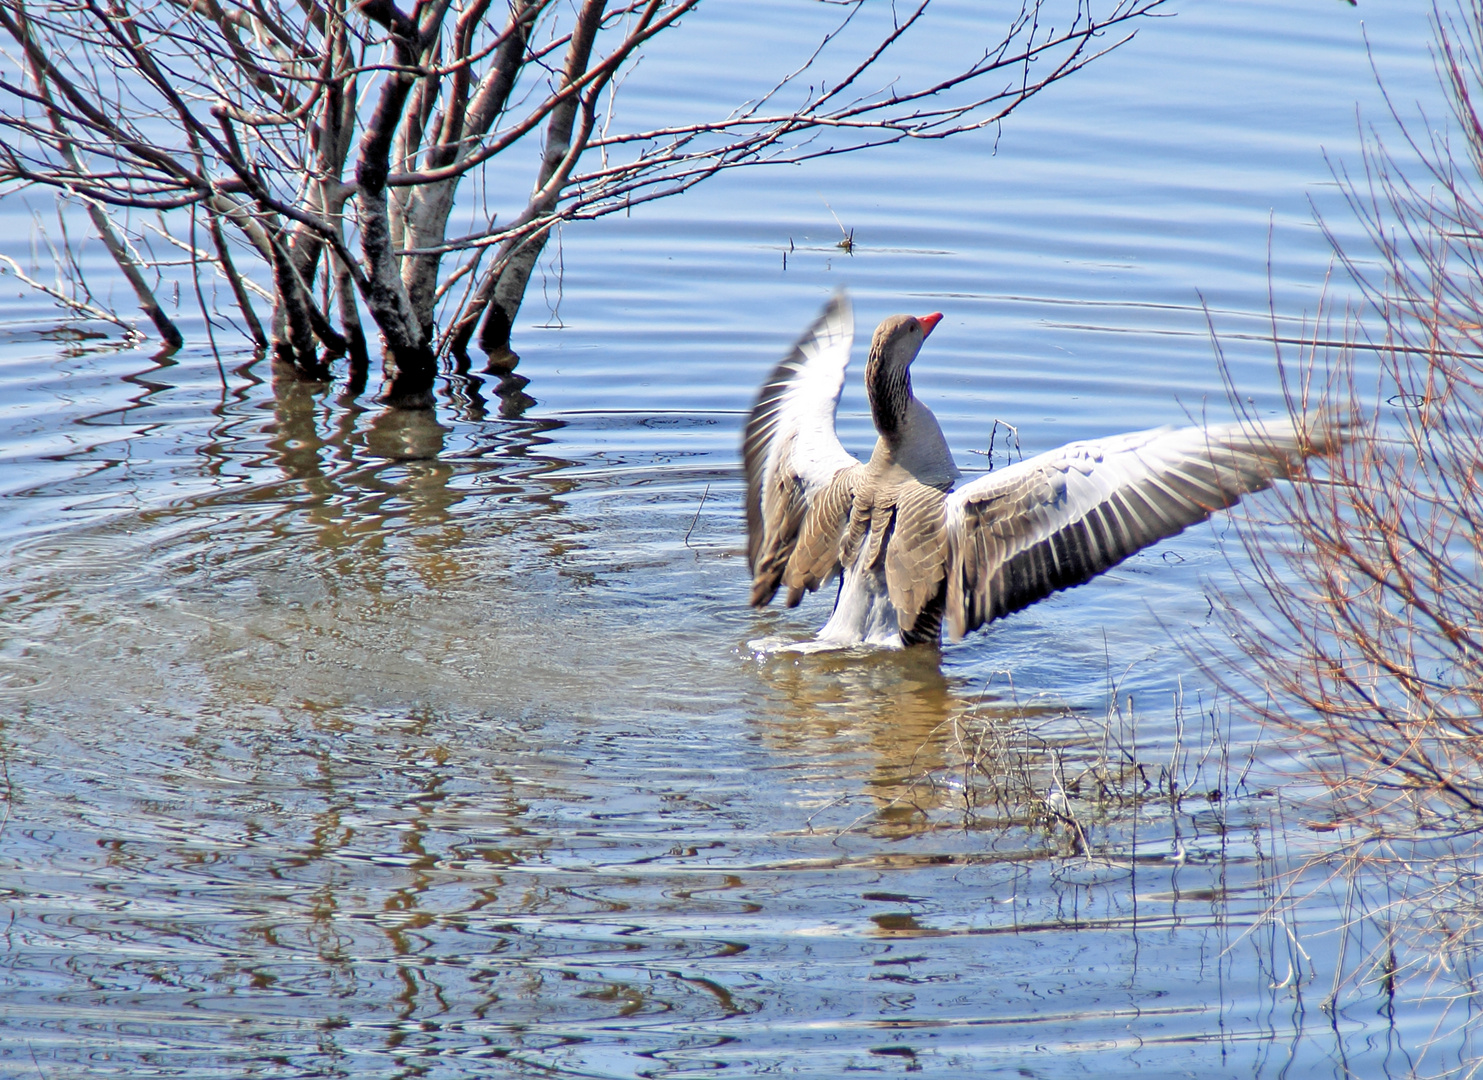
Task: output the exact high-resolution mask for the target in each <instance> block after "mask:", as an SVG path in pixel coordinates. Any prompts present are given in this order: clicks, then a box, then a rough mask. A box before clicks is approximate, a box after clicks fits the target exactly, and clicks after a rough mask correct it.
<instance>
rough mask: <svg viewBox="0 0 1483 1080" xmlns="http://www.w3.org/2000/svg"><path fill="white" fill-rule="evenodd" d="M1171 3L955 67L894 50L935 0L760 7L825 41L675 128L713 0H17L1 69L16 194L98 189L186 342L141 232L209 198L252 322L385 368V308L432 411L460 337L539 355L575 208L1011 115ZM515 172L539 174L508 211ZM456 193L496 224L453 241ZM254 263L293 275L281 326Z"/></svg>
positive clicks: (226, 264) (1092, 19)
mask: <svg viewBox="0 0 1483 1080" xmlns="http://www.w3.org/2000/svg"><path fill="white" fill-rule="evenodd" d="M1162 2H1163V0H1109V2H1107V3H1105V4H1099V3H1097V2H1096V0H1030V2H1029V3H1027V4H1025V6H1023V7H1021V8H1018V9H1014V8H1011V9H1009V14H1008V18H1005V17H1004V16H1003V15H995V16H992V17H990V16H988V15H984V14H979V13H978V11H977V10H975V11H974V12H973V13H972V15H971V16H969V19H970V22H969V25H970V26H972V27H973V30H972V33H974V34H982V36H983V39H984V40H983V43H982V44H980V45H979V46H978V47H976V48H975V49H973V50H972V51H971V52H967V53H965V59H964V61H963V62H962V63H961V64H958V65H955V66H953V67H950V68H942V69H937V70H933V71H931V72H928V73H922V72H913V71H910V70H907V69H903V68H898V67H895V66H893V56H894V55H895V54H897V53H899V52H900V51H901V50H900V48H899V46H900V43H901V42H902V41H903V39H905V38H906V37H907V36H908V35H931V34H934V33H939V34H940V33H944V32H945V31H944V30H943V29H942V28H941V27H942V25H943V24H942V23H940V22H939V20H937V19H936V18H934V16H935V15H936V14H937V13H936V12H933V11H930V10H929V8H930V7H931V5H932V0H918V2H917V3H916V4H915V6H912V7H910V8H904V9H902V10H901V11H900V12H897V11H896V10H895V9H894V7H893V8H892V9H891V10H890V11H889V12H888V11H887V9H886V8H885V6H884V5H881V6H877V5H866V4H865V3H864V0H854V2H851V3H846V4H842V5H837V6H835V5H830V6H828V7H826V8H820V7H818V6H816V5H812V4H810V5H807V7H806V8H803V9H800V12H799V15H798V21H799V23H800V25H801V24H802V23H803V22H805V21H806V20H807V19H811V18H813V17H814V16H816V15H817V14H818V13H819V12H820V11H821V10H825V11H830V12H837V18H835V19H834V21H833V22H832V24H829V25H827V26H826V27H824V28H822V29H820V30H816V31H814V34H815V35H816V36H815V37H814V38H813V41H812V44H806V41H796V40H795V38H793V37H790V35H789V34H788V29H789V28H788V27H785V26H778V25H775V24H772V23H762V22H760V20H763V19H766V18H769V17H771V18H774V19H775V18H776V16H769V15H767V14H766V13H763V12H759V13H758V15H757V16H756V18H757V19H758V20H759V29H760V30H763V31H767V32H779V33H780V35H781V36H782V37H783V38H785V39H787V40H788V42H789V46H790V48H791V46H792V45H794V44H799V45H806V47H805V48H804V49H802V50H800V51H799V52H797V53H796V54H795V56H796V57H797V59H795V60H794V61H793V64H792V67H791V69H790V68H786V67H784V66H783V64H781V63H780V64H779V67H780V69H781V71H780V73H779V74H778V75H776V76H774V77H772V78H771V80H770V81H766V80H764V81H762V82H760V83H758V85H759V87H761V92H760V93H758V94H757V95H756V96H755V97H753V98H751V99H750V100H747V101H743V102H740V103H738V104H737V105H735V106H734V107H732V108H730V109H729V110H727V111H725V112H723V113H715V112H713V111H712V109H713V107H712V106H710V105H707V104H705V102H706V101H707V100H708V99H709V97H710V96H711V94H710V91H711V90H712V88H711V87H709V86H695V87H692V88H686V89H685V92H684V93H681V94H673V93H672V94H671V95H670V97H671V100H670V101H669V103H667V104H666V106H665V107H666V108H667V109H669V110H670V112H671V114H672V119H670V120H669V122H666V123H661V124H657V125H656V124H654V123H652V122H649V123H642V124H634V125H628V124H625V123H624V120H623V117H622V114H621V112H620V110H619V108H618V101H619V98H620V96H621V90H622V88H623V85H624V83H625V81H626V80H629V79H630V78H632V77H633V76H634V73H635V70H636V68H637V67H638V65H639V61H640V60H641V58H642V57H643V56H644V55H645V54H647V53H654V51H655V50H667V49H671V48H679V49H690V50H697V49H705V48H706V47H707V44H706V37H705V35H706V31H707V26H706V24H705V22H704V14H705V12H703V11H702V4H701V0H582V2H580V3H570V4H559V3H554V2H553V0H413V2H412V3H411V4H410V5H406V3H405V0H361V2H360V3H352V2H351V0H301V2H300V0H295V2H289V0H161V2H158V3H153V4H150V5H143V4H139V3H137V2H136V0H42V2H39V3H33V2H30V0H0V33H3V34H4V35H8V37H9V38H10V39H11V41H12V42H13V43H14V46H15V51H13V52H12V54H11V55H10V57H9V60H8V62H5V61H0V127H3V128H4V129H5V130H6V137H5V139H4V141H3V145H0V193H4V192H7V191H15V190H18V189H21V188H26V187H35V188H43V189H53V190H56V191H57V192H59V193H62V194H63V195H65V196H66V197H70V198H75V199H79V200H82V201H83V203H84V204H85V206H86V207H87V208H88V212H89V215H90V217H91V218H92V220H93V223H94V226H95V228H96V229H97V231H98V232H99V233H100V235H101V236H102V238H103V241H104V243H105V246H106V247H107V248H108V250H109V252H110V253H111V254H112V255H113V256H114V258H115V260H116V261H118V265H119V267H120V269H121V271H122V272H123V273H124V274H125V275H126V276H127V277H128V280H129V282H130V284H131V286H133V288H134V290H135V294H136V296H137V297H138V299H139V303H140V306H141V308H142V309H143V310H145V311H146V312H148V313H149V314H150V316H151V318H152V319H154V320H155V322H156V325H157V326H158V327H159V330H160V333H161V334H162V335H163V336H164V337H165V338H166V340H167V341H172V340H175V341H178V338H179V334H178V331H176V332H175V335H174V338H173V339H172V337H171V333H170V330H169V329H167V328H166V326H167V325H169V320H167V319H166V320H165V321H164V323H161V322H160V320H161V319H162V318H163V313H162V312H161V310H160V308H159V305H158V304H157V303H155V302H154V300H153V294H152V292H151V291H150V287H149V282H148V278H149V277H150V272H151V271H152V269H153V268H152V267H151V266H149V265H148V262H147V260H141V257H140V256H138V255H137V253H136V252H133V253H131V252H132V248H131V244H130V243H129V240H130V239H132V238H134V237H137V236H139V235H140V229H141V228H142V222H143V221H144V220H145V219H146V218H148V219H149V220H150V221H151V223H152V224H156V225H158V227H160V228H163V229H165V230H167V231H168V232H169V233H170V235H171V236H172V237H173V238H174V239H175V240H177V241H178V240H180V238H181V237H184V236H186V235H188V219H190V218H191V217H192V215H194V217H195V218H196V219H201V218H204V220H205V222H206V224H207V226H208V234H209V235H210V236H211V237H212V238H213V239H212V245H211V247H210V249H209V250H203V249H198V248H196V247H195V246H194V244H189V245H187V246H188V247H189V250H190V251H191V252H192V253H193V257H194V258H195V259H197V260H198V261H199V262H201V263H206V264H210V265H211V266H212V267H213V268H214V270H215V271H216V272H217V273H218V274H219V275H221V276H222V277H224V278H225V279H226V280H227V281H228V282H229V283H231V285H232V295H233V297H234V298H235V300H236V302H237V305H238V307H239V309H240V313H241V318H242V322H243V324H244V325H245V326H246V327H247V328H248V333H249V334H250V335H251V336H253V337H254V338H256V337H259V336H261V337H265V338H267V339H268V340H269V342H270V344H271V346H272V348H273V350H274V352H275V354H276V355H277V356H278V357H279V358H280V359H282V360H284V361H286V362H288V363H290V364H292V365H293V366H294V367H295V368H296V369H297V370H298V371H299V372H300V373H301V374H302V375H303V376H305V377H306V378H312V379H322V378H324V377H326V374H327V372H328V367H327V365H328V364H329V363H330V361H332V360H334V359H335V358H336V357H339V356H341V355H347V354H348V355H349V356H350V363H351V368H352V376H353V380H352V381H354V375H355V373H356V371H357V369H359V371H360V377H361V379H362V380H363V378H364V369H365V366H366V363H367V359H366V345H365V331H364V330H363V329H362V327H361V325H360V317H361V316H360V312H361V310H362V308H363V309H364V311H365V312H366V314H367V315H368V316H369V318H370V319H371V321H372V322H373V323H374V325H375V329H376V330H377V332H378V333H379V335H380V339H381V348H382V354H383V358H384V364H385V372H386V375H387V388H386V400H388V401H389V402H391V403H393V404H399V405H412V406H416V405H425V404H428V403H430V402H431V388H432V384H433V379H434V376H435V375H436V373H437V371H438V366H439V360H440V357H441V358H450V359H451V360H452V361H453V362H456V363H459V364H464V363H466V362H467V358H466V354H467V349H468V347H469V345H470V343H471V342H472V341H473V340H474V335H475V333H476V332H477V334H478V343H479V345H480V346H481V347H482V348H483V350H484V351H485V352H486V353H488V354H489V357H490V366H491V368H492V369H495V370H503V371H508V370H510V369H511V368H513V366H514V364H515V361H516V357H515V355H514V353H513V352H512V351H511V349H510V328H511V326H512V325H513V322H514V319H515V316H516V314H517V312H518V311H519V308H520V304H521V301H522V299H523V297H524V294H525V291H526V288H527V286H528V284H529V281H530V277H531V274H532V271H533V269H534V267H535V265H536V262H537V260H538V259H539V257H540V254H541V251H542V249H543V248H544V246H545V244H546V242H547V239H548V238H549V237H550V235H551V233H552V230H553V229H554V228H555V227H556V226H557V225H559V224H561V223H563V222H571V221H580V220H590V219H593V218H598V217H602V216H604V215H608V214H613V213H617V212H625V213H626V212H628V211H630V210H631V209H632V208H633V207H635V206H639V205H642V204H644V203H648V202H652V201H654V200H657V199H663V198H667V197H669V196H672V195H677V194H680V193H682V192H684V191H686V190H688V189H689V188H691V187H693V186H694V185H695V184H698V183H700V182H701V181H703V180H705V179H707V178H708V177H711V176H714V175H716V174H717V173H719V172H722V171H725V170H728V169H735V168H742V167H754V166H759V165H781V164H798V163H801V162H806V161H809V160H812V159H814V158H819V157H826V156H830V155H835V154H843V153H852V152H855V151H859V150H865V149H870V148H873V147H880V146H884V145H889V144H892V143H900V142H905V141H908V140H931V139H942V138H947V137H949V136H952V135H956V134H961V133H964V132H969V131H974V130H979V129H982V128H984V127H988V126H991V125H994V124H996V123H998V122H999V121H1000V120H1002V119H1003V118H1004V117H1005V116H1007V115H1008V114H1009V113H1010V112H1011V111H1012V110H1013V109H1015V108H1016V107H1017V106H1018V105H1019V104H1020V103H1021V102H1023V101H1025V100H1026V99H1027V98H1029V97H1031V96H1033V95H1034V94H1036V93H1038V92H1040V91H1041V90H1043V89H1045V88H1046V87H1047V86H1049V85H1051V84H1053V83H1055V82H1057V81H1059V80H1060V79H1062V78H1065V77H1066V76H1067V75H1070V74H1071V73H1073V72H1075V71H1076V70H1078V69H1079V68H1081V67H1083V66H1084V65H1086V64H1088V63H1090V62H1091V61H1093V60H1095V59H1096V58H1098V57H1099V56H1101V55H1103V54H1105V53H1106V52H1107V51H1109V50H1110V49H1114V48H1116V47H1117V46H1119V45H1121V44H1123V43H1124V42H1126V41H1127V40H1128V39H1129V38H1130V37H1131V36H1132V35H1133V33H1134V31H1135V29H1136V25H1135V24H1136V21H1137V20H1139V19H1141V18H1143V17H1145V16H1147V15H1149V14H1150V13H1151V12H1153V11H1154V9H1156V8H1158V7H1159V6H1160V5H1161V3H1162ZM710 6H712V5H709V4H708V5H707V6H706V10H709V7H710ZM939 6H940V5H939ZM1001 10H1002V9H1001ZM958 14H959V20H960V21H959V23H958V24H957V25H956V26H954V27H953V31H952V33H953V36H952V39H951V42H950V44H951V45H952V46H953V47H954V48H957V47H960V46H962V45H963V43H964V42H963V37H964V31H963V23H962V20H963V18H964V16H963V15H962V13H961V12H960V13H958ZM687 28H688V29H689V33H687V32H686V30H687ZM946 44H948V43H946V42H945V45H946ZM776 51H777V52H779V53H782V52H785V51H787V50H784V49H778V50H776ZM952 51H953V49H949V48H946V47H945V48H944V49H943V53H944V54H947V53H950V52H952ZM717 62H718V63H721V62H724V61H723V60H722V59H720V58H718V61H717ZM744 74H745V73H744ZM924 75H925V77H924ZM645 104H646V107H647V108H649V115H651V116H652V115H653V111H652V103H645ZM492 169H497V170H499V174H498V177H497V180H498V183H492V182H491V173H490V171H489V170H492ZM511 176H514V177H516V178H517V182H518V178H519V177H521V176H524V177H528V179H527V180H526V181H525V182H527V183H529V184H530V188H529V194H528V195H527V196H525V197H524V198H523V199H522V200H518V201H517V200H511V199H510V198H509V197H508V196H506V198H505V205H499V204H498V198H497V196H496V195H493V194H491V191H494V190H505V191H508V190H510V185H509V179H508V178H509V177H511ZM465 180H468V181H470V183H468V184H465V183H464V181H465ZM501 185H503V187H502V188H501ZM455 212H457V213H459V215H460V216H461V217H466V218H467V219H468V220H471V221H474V222H478V223H479V224H478V225H477V226H476V227H475V228H474V229H472V231H464V230H460V232H459V233H458V234H457V235H454V236H449V235H448V226H449V222H450V220H451V219H452V216H453V214H454V213H455ZM242 275H246V276H247V277H248V278H250V279H251V280H252V282H254V283H255V284H259V283H261V284H266V285H268V286H269V287H270V289H271V294H272V296H273V298H274V303H273V312H272V316H271V319H270V320H269V321H268V324H267V326H266V327H264V326H263V324H262V322H261V320H259V319H258V318H257V316H256V314H255V312H253V311H252V309H251V304H250V302H249V300H248V290H247V289H246V288H245V287H244V282H243V277H242ZM455 284H456V285H457V287H456V288H455V287H453V286H454V285H455ZM171 328H172V329H173V326H172V327H171ZM254 328H256V329H254Z"/></svg>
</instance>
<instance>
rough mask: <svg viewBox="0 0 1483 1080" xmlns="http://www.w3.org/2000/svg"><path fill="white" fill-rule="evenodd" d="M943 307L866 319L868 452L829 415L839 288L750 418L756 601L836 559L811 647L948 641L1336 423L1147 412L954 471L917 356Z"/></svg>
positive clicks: (1280, 470)
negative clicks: (1164, 422) (1314, 427)
mask: <svg viewBox="0 0 1483 1080" xmlns="http://www.w3.org/2000/svg"><path fill="white" fill-rule="evenodd" d="M941 318H942V316H941V314H932V315H925V316H922V317H920V318H913V317H912V316H910V315H893V316H891V317H890V318H888V319H886V320H885V321H884V322H882V323H881V324H880V326H879V327H877V328H876V331H875V337H874V339H873V340H872V341H871V343H870V358H869V359H868V360H867V361H866V364H865V389H866V392H867V394H868V396H869V398H870V413H871V417H872V419H874V421H875V427H876V431H877V432H878V433H879V438H877V440H876V443H875V451H874V453H872V454H871V456H870V460H869V461H866V462H861V461H859V460H858V459H857V458H855V457H854V456H853V455H851V454H850V453H849V452H847V451H846V450H845V448H844V447H843V446H842V445H841V444H840V441H839V437H838V435H837V434H836V433H835V428H834V418H835V412H836V410H837V408H838V405H839V396H840V392H841V390H842V389H843V388H844V373H845V368H846V366H847V365H848V364H849V361H850V346H851V344H852V342H853V339H854V313H853V310H852V308H851V306H850V302H849V298H848V297H847V296H846V295H845V294H844V293H838V294H836V295H835V296H834V298H833V299H831V300H830V301H829V303H828V305H827V306H826V307H825V308H824V311H823V314H821V315H820V316H819V318H818V319H817V320H816V321H815V322H814V324H813V326H811V327H809V329H808V332H807V333H805V334H804V335H803V337H802V338H800V339H799V341H798V344H797V345H795V346H794V347H793V351H792V352H791V353H789V355H788V356H787V358H786V359H784V360H783V361H782V362H781V363H780V364H778V366H777V367H776V368H775V369H774V370H773V373H772V375H771V376H769V378H768V379H767V381H766V382H765V383H763V385H762V390H761V392H760V393H759V394H758V395H757V402H756V404H755V405H753V406H752V412H751V415H750V417H749V418H748V420H747V427H746V434H745V438H744V441H743V445H742V456H743V459H744V462H745V466H746V477H747V494H746V499H747V504H746V513H747V563H748V566H749V567H750V569H751V571H752V598H751V602H752V605H753V606H754V607H763V606H765V605H767V604H768V603H770V602H771V600H772V598H773V596H774V595H775V594H776V593H777V591H778V589H779V588H784V587H785V588H786V589H787V603H788V606H789V607H793V606H795V605H796V604H797V603H798V602H799V601H800V600H801V599H802V598H803V596H804V594H805V593H808V592H812V591H814V590H815V589H817V588H819V586H820V585H823V584H824V583H826V582H828V581H830V580H831V579H833V577H834V576H835V575H836V574H843V581H842V582H841V583H840V587H839V595H838V598H837V599H836V601H835V605H834V613H833V615H832V616H831V617H830V619H829V621H828V623H826V624H825V626H824V628H823V629H822V630H820V631H819V634H818V643H819V647H830V646H848V645H858V644H868V645H883V646H889V647H900V646H903V645H915V644H923V643H930V644H933V645H936V644H938V643H939V642H940V640H941V634H942V629H943V622H944V620H946V623H947V632H948V635H949V637H950V638H951V639H952V640H953V641H957V640H959V639H961V638H962V637H963V635H964V634H966V633H968V632H970V631H972V630H976V629H977V628H978V627H980V626H983V625H984V624H985V623H988V622H991V621H992V620H994V619H999V618H1003V617H1004V616H1006V615H1009V614H1012V613H1013V612H1016V611H1019V610H1021V609H1023V608H1025V607H1028V606H1029V605H1030V604H1033V603H1035V602H1036V601H1037V600H1041V599H1043V598H1045V597H1047V596H1049V595H1050V594H1051V593H1054V592H1057V591H1059V590H1061V589H1068V588H1071V587H1072V586H1073V585H1080V584H1081V583H1082V582H1085V581H1088V580H1090V579H1091V578H1093V577H1095V576H1096V575H1098V574H1100V573H1102V572H1103V571H1104V570H1107V569H1109V568H1110V567H1112V566H1115V565H1117V564H1118V563H1119V562H1121V561H1122V560H1124V559H1126V558H1127V557H1128V556H1129V555H1132V554H1133V553H1134V552H1136V551H1139V550H1141V549H1143V548H1145V547H1148V546H1149V545H1150V544H1154V543H1157V542H1158V541H1160V540H1163V539H1165V538H1167V537H1170V536H1174V535H1175V534H1177V533H1179V532H1182V531H1183V530H1184V529H1185V528H1187V527H1188V526H1190V525H1193V524H1195V523H1196V522H1199V521H1204V520H1205V519H1206V518H1208V517H1209V516H1210V515H1211V514H1213V513H1214V512H1215V511H1217V510H1222V509H1225V508H1226V507H1229V506H1231V505H1232V504H1233V503H1235V502H1236V500H1237V499H1239V498H1240V497H1241V496H1242V495H1244V494H1246V493H1248V492H1252V491H1259V490H1261V489H1262V488H1265V487H1267V486H1268V485H1269V484H1271V482H1272V480H1273V479H1274V478H1279V477H1280V478H1291V477H1292V476H1293V475H1294V473H1295V472H1296V471H1297V470H1299V469H1300V468H1301V463H1302V460H1303V458H1304V457H1305V456H1306V455H1308V454H1312V453H1325V452H1327V451H1328V450H1329V449H1330V445H1329V444H1330V443H1332V442H1333V441H1334V440H1336V439H1337V433H1336V431H1337V429H1336V428H1332V427H1331V428H1330V429H1329V432H1330V433H1329V435H1328V436H1327V437H1326V439H1325V437H1324V436H1322V435H1321V433H1318V432H1309V431H1306V430H1302V428H1303V427H1307V426H1309V425H1295V424H1293V423H1292V422H1290V421H1287V422H1283V423H1278V424H1272V425H1265V426H1263V425H1254V424H1250V423H1247V424H1223V425H1217V426H1213V427H1186V428H1174V427H1163V428H1155V429H1153V430H1151V431H1139V432H1134V433H1131V434H1127V435H1114V436H1111V437H1109V438H1105V439H1095V440H1088V441H1085V442H1074V443H1071V444H1069V445H1067V446H1063V447H1061V448H1060V449H1059V450H1052V451H1050V452H1048V453H1045V454H1040V455H1038V456H1036V457H1032V458H1029V459H1026V460H1024V461H1020V462H1018V463H1016V464H1013V465H1010V466H1008V467H1007V468H1003V469H998V470H995V471H994V472H991V473H989V474H987V475H984V476H980V477H978V478H976V479H974V480H971V481H970V482H969V483H967V484H964V485H963V486H962V487H960V488H958V489H957V490H956V491H955V490H953V486H954V484H956V483H957V481H958V479H959V478H960V476H961V474H960V473H959V471H958V469H957V467H956V466H955V465H954V464H953V457H952V453H951V452H950V451H949V449H948V446H947V440H945V439H944V438H943V435H942V429H941V428H940V427H939V426H938V424H937V418H936V417H935V416H933V415H932V412H931V410H929V409H928V408H927V407H926V406H925V405H923V404H922V403H921V402H920V401H919V400H917V398H916V396H915V395H913V393H912V389H911V363H912V361H913V360H915V359H916V356H917V351H918V350H919V349H920V348H921V347H922V342H923V341H925V340H926V339H927V336H928V335H929V334H931V333H932V330H933V328H934V327H935V326H936V325H937V323H938V321H939V320H940V319H941Z"/></svg>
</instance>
